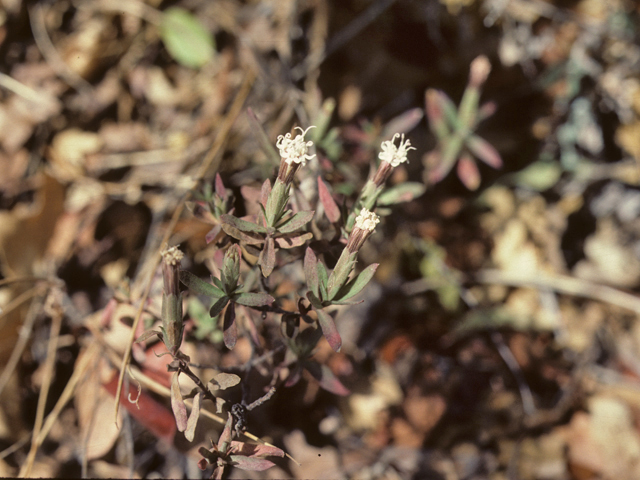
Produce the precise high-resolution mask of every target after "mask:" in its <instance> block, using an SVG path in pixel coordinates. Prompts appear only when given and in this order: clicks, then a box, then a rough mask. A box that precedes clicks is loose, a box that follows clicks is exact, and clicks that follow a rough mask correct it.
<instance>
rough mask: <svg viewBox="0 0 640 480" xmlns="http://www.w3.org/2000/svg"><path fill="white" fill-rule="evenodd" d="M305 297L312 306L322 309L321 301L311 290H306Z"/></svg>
mask: <svg viewBox="0 0 640 480" xmlns="http://www.w3.org/2000/svg"><path fill="white" fill-rule="evenodd" d="M307 299H308V300H309V301H310V302H311V305H313V307H314V308H317V309H318V310H320V309H322V302H321V301H320V299H319V298H318V297H316V296H315V295H314V294H313V292H312V291H308V292H307Z"/></svg>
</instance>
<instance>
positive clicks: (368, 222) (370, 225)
mask: <svg viewBox="0 0 640 480" xmlns="http://www.w3.org/2000/svg"><path fill="white" fill-rule="evenodd" d="M378 223H380V217H379V216H378V215H376V214H375V213H373V212H370V211H369V210H367V209H366V208H363V209H362V210H360V215H358V216H357V217H356V225H355V227H356V228H359V229H360V230H366V231H368V232H373V230H374V229H375V228H376V225H377V224H378Z"/></svg>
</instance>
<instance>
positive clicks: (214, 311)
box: [209, 295, 229, 317]
mask: <svg viewBox="0 0 640 480" xmlns="http://www.w3.org/2000/svg"><path fill="white" fill-rule="evenodd" d="M227 303H229V297H227V296H226V295H225V296H223V297H222V298H219V299H218V300H217V301H216V302H214V304H213V305H212V306H211V310H209V315H211V316H212V317H217V316H218V315H220V312H221V311H222V309H223V308H224V307H225V306H226V305H227Z"/></svg>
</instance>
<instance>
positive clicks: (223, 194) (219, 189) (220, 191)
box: [214, 173, 227, 199]
mask: <svg viewBox="0 0 640 480" xmlns="http://www.w3.org/2000/svg"><path fill="white" fill-rule="evenodd" d="M214 190H215V192H216V194H217V195H218V196H219V197H220V198H225V199H226V198H227V189H226V188H224V183H222V177H220V174H219V173H216V181H215V187H214Z"/></svg>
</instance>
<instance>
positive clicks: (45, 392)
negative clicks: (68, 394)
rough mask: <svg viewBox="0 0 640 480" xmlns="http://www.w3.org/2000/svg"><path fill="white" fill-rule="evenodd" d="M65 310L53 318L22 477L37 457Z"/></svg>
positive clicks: (27, 474) (29, 469)
mask: <svg viewBox="0 0 640 480" xmlns="http://www.w3.org/2000/svg"><path fill="white" fill-rule="evenodd" d="M62 318H63V311H62V310H61V309H58V310H57V311H56V312H55V313H54V315H53V316H52V318H51V336H50V337H49V344H48V346H47V359H46V363H45V366H44V375H43V381H42V387H41V389H40V395H39V396H38V406H37V409H36V420H35V425H34V426H33V434H32V437H31V448H30V450H29V454H28V455H27V459H26V461H25V463H24V464H23V465H22V468H21V469H20V474H19V476H20V477H28V476H29V475H30V473H31V469H32V467H33V463H34V461H35V459H36V453H37V452H38V447H39V445H40V444H39V442H38V437H39V436H40V431H41V430H42V425H43V421H44V409H45V406H46V404H47V397H48V396H49V388H50V387H51V381H52V380H53V375H54V368H55V362H56V352H57V350H58V339H59V337H60V328H61V327H62Z"/></svg>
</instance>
